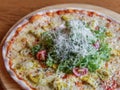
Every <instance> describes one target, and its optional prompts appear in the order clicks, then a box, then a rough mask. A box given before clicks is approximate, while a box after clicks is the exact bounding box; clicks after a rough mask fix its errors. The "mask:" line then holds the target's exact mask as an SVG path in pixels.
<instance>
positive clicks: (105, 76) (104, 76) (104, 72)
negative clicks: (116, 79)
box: [97, 69, 109, 81]
mask: <svg viewBox="0 0 120 90" xmlns="http://www.w3.org/2000/svg"><path fill="white" fill-rule="evenodd" d="M97 74H98V76H99V77H100V79H102V80H103V81H105V80H108V78H109V73H108V71H107V70H105V69H98V70H97Z"/></svg>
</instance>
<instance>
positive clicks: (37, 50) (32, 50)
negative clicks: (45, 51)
mask: <svg viewBox="0 0 120 90" xmlns="http://www.w3.org/2000/svg"><path fill="white" fill-rule="evenodd" d="M40 49H41V46H40V45H39V44H38V45H35V46H34V47H32V49H31V52H32V54H33V55H34V56H36V54H37V52H39V51H40Z"/></svg>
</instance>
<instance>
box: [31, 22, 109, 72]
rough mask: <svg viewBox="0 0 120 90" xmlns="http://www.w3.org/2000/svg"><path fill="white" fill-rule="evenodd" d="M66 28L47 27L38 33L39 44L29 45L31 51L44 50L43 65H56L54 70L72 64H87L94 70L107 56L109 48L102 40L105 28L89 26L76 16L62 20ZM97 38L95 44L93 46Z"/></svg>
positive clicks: (76, 65)
mask: <svg viewBox="0 0 120 90" xmlns="http://www.w3.org/2000/svg"><path fill="white" fill-rule="evenodd" d="M65 25H66V28H63V29H60V28H59V29H56V30H51V31H47V32H44V33H42V34H41V36H40V44H38V45H36V46H34V47H33V48H32V53H33V55H36V53H37V52H38V51H39V50H41V49H45V50H46V51H47V58H46V61H45V63H46V65H47V66H49V67H53V65H54V64H55V65H57V66H58V67H57V70H58V71H63V72H65V73H71V72H72V69H73V68H75V67H80V68H88V69H89V71H91V72H94V71H95V70H97V69H99V68H100V67H101V66H102V65H103V64H104V63H105V62H106V61H108V60H109V57H110V52H111V48H110V47H109V45H108V43H107V42H105V38H106V34H105V32H106V28H104V27H100V28H99V30H91V28H89V26H88V25H87V27H86V23H85V22H82V21H80V20H70V21H66V24H65ZM96 42H99V43H98V44H99V46H97V48H96V46H94V44H95V43H96Z"/></svg>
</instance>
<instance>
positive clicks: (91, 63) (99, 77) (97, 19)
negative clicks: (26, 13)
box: [3, 8, 120, 90]
mask: <svg viewBox="0 0 120 90" xmlns="http://www.w3.org/2000/svg"><path fill="white" fill-rule="evenodd" d="M3 56H4V61H5V66H6V68H7V70H8V72H9V73H10V75H11V76H12V77H13V79H14V80H15V81H16V82H17V83H18V84H20V85H21V86H22V87H23V88H24V89H26V90H118V88H119V87H120V24H119V23H118V22H116V21H115V20H113V19H111V18H108V17H106V16H105V15H102V14H100V13H97V12H95V11H91V10H85V9H79V8H69V9H54V10H49V11H44V12H42V11H40V12H38V13H36V14H34V15H32V16H30V17H29V18H27V19H25V20H23V22H22V23H21V24H19V25H18V26H16V28H15V29H14V30H13V31H12V32H11V33H10V34H9V35H8V38H7V39H6V41H5V44H4V47H3Z"/></svg>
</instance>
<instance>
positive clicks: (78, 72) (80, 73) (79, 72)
mask: <svg viewBox="0 0 120 90" xmlns="http://www.w3.org/2000/svg"><path fill="white" fill-rule="evenodd" d="M73 73H74V74H75V75H76V76H83V75H85V74H87V73H88V69H87V68H83V69H79V68H73Z"/></svg>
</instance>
